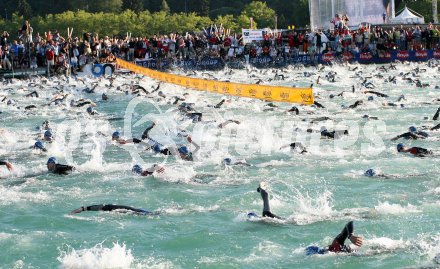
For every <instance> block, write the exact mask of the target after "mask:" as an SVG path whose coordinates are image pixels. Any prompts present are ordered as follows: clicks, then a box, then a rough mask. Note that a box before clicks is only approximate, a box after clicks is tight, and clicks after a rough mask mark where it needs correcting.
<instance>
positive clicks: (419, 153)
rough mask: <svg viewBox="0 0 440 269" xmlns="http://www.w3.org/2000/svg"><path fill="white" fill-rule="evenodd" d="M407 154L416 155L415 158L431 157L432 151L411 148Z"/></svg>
mask: <svg viewBox="0 0 440 269" xmlns="http://www.w3.org/2000/svg"><path fill="white" fill-rule="evenodd" d="M409 150H410V151H409V153H411V154H413V155H416V156H421V157H423V156H425V155H431V154H432V151H430V150H429V149H425V148H419V147H412V148H410V149H409Z"/></svg>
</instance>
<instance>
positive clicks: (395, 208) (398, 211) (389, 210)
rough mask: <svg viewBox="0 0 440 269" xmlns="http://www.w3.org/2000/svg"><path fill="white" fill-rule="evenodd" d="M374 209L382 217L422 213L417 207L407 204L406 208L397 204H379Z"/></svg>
mask: <svg viewBox="0 0 440 269" xmlns="http://www.w3.org/2000/svg"><path fill="white" fill-rule="evenodd" d="M374 209H375V210H376V211H377V212H378V213H379V214H383V215H402V214H412V213H420V212H422V211H421V210H420V209H418V208H417V206H414V205H411V204H408V205H406V206H402V205H399V204H390V203H389V202H387V201H385V202H379V204H378V205H377V206H375V207H374Z"/></svg>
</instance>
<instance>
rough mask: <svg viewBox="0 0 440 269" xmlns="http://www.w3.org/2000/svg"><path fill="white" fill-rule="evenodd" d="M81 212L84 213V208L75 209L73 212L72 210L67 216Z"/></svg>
mask: <svg viewBox="0 0 440 269" xmlns="http://www.w3.org/2000/svg"><path fill="white" fill-rule="evenodd" d="M83 211H84V207H80V208H77V209H75V210H72V211H71V212H70V213H69V215H73V214H77V213H81V212H83Z"/></svg>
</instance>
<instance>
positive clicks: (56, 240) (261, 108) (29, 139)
mask: <svg viewBox="0 0 440 269" xmlns="http://www.w3.org/2000/svg"><path fill="white" fill-rule="evenodd" d="M380 67H381V66H380V65H368V66H361V65H348V66H333V67H329V66H326V67H324V68H323V69H322V70H321V69H320V68H321V67H319V68H315V67H307V68H301V69H294V68H293V67H291V68H289V69H285V70H284V73H283V74H284V75H285V77H286V78H285V80H271V81H268V80H269V79H273V78H274V77H275V72H279V73H280V74H281V72H283V71H281V70H278V71H277V70H272V69H267V70H262V71H260V70H253V71H249V70H232V71H231V72H230V71H229V70H225V71H218V72H196V73H195V74H193V73H192V72H190V73H188V74H187V75H191V76H196V77H201V78H207V79H214V78H215V79H219V80H230V81H234V82H242V83H255V82H256V81H257V80H258V79H262V80H263V81H264V83H267V84H271V85H286V86H292V85H296V86H298V87H307V86H309V85H310V84H311V83H312V82H314V83H315V85H314V90H315V100H316V101H317V102H319V103H321V104H322V105H324V106H325V108H316V107H310V106H309V107H306V106H300V105H297V107H298V108H299V111H300V113H299V115H297V116H296V115H293V114H292V113H287V112H286V111H287V110H289V109H290V107H291V106H292V104H286V103H274V104H275V105H276V107H271V106H270V105H268V103H267V102H264V101H260V100H251V99H240V98H237V97H227V96H222V95H219V94H212V93H204V92H198V91H192V90H189V89H184V88H181V87H177V86H173V85H170V84H162V85H161V87H160V89H159V91H162V92H163V94H164V95H166V98H162V97H160V96H159V95H158V91H156V92H154V93H150V94H148V95H146V94H145V93H144V92H143V91H142V90H141V91H140V96H136V95H132V94H131V89H130V85H132V84H139V85H141V86H142V87H144V88H145V89H146V90H147V91H148V92H151V91H152V90H153V89H154V88H155V87H156V86H157V82H156V81H153V80H151V79H149V78H145V77H142V76H138V75H118V76H115V79H114V82H113V87H110V81H109V80H108V79H104V78H102V79H96V78H87V77H83V78H80V80H77V79H74V78H70V79H68V80H67V79H65V78H51V79H49V80H47V81H46V79H34V81H33V82H32V81H29V80H21V81H20V80H14V81H13V82H12V84H5V83H4V84H3V85H1V86H0V87H1V91H0V96H1V98H0V99H3V98H4V97H6V99H5V100H4V101H3V102H0V111H1V112H2V113H1V114H0V116H1V118H0V128H1V130H0V132H1V136H0V145H1V146H0V156H1V157H0V159H6V160H9V161H10V162H11V163H12V164H13V165H14V170H13V171H12V172H9V171H8V170H7V169H6V168H5V167H4V166H2V167H0V178H1V181H0V245H1V246H2V251H1V253H0V267H1V268H419V267H424V266H425V267H429V266H431V267H436V266H438V265H437V264H436V263H435V259H434V257H435V256H436V254H438V253H439V252H440V245H439V243H440V233H439V231H440V214H439V212H440V202H439V195H440V182H439V176H438V175H439V172H440V171H439V157H437V156H432V157H426V158H417V157H413V156H409V155H406V154H402V153H398V152H397V151H396V145H397V143H400V142H403V143H405V144H406V145H407V146H419V147H424V148H428V149H432V150H433V151H434V155H436V154H438V153H439V152H440V151H439V149H438V148H439V145H440V142H439V132H438V131H430V130H426V131H427V132H428V133H429V135H430V137H429V138H427V139H424V140H405V139H400V140H398V141H391V138H393V137H395V136H396V135H399V134H402V133H404V132H407V131H408V127H409V126H416V127H418V128H419V129H422V128H423V127H422V126H426V127H432V126H434V125H436V124H438V121H433V120H432V117H433V115H434V113H435V112H436V111H437V108H438V107H439V106H440V102H439V101H438V100H437V98H439V97H440V94H439V93H440V89H436V88H435V86H440V81H439V71H438V67H436V66H431V67H428V66H427V65H426V63H420V64H417V63H411V64H398V65H397V66H396V67H397V68H396V69H395V70H394V69H390V66H389V65H386V66H385V68H384V69H380ZM416 68H419V70H416ZM353 69H356V70H354V71H353ZM425 69H426V70H425ZM176 72H177V73H179V72H178V71H176ZM305 72H309V73H310V74H305ZM329 72H336V76H335V82H330V81H329V80H328V79H326V75H327V76H328V75H329ZM408 72H412V73H414V74H408V75H407V77H409V78H413V79H420V80H421V82H422V83H426V84H429V86H427V87H417V86H416V85H415V84H414V83H410V82H409V81H408V80H404V79H403V75H402V74H405V73H408ZM309 75H310V76H309ZM318 76H320V83H319V84H316V80H317V78H318ZM393 76H396V83H392V82H388V80H389V78H390V77H393ZM365 77H371V78H368V81H370V82H372V83H373V84H374V85H375V88H374V89H370V90H373V91H378V92H381V93H385V94H387V95H389V97H388V98H386V97H378V96H376V95H374V94H371V93H367V94H366V93H363V91H365V90H368V89H366V88H364V87H362V86H361V83H362V81H363V79H364V78H365ZM330 80H331V79H330ZM95 83H97V85H98V86H97V87H96V88H95V92H94V93H86V92H84V91H82V90H83V89H85V88H86V87H89V88H92V87H93V85H95ZM353 85H354V86H355V88H356V91H355V92H354V93H353V92H352V90H351V88H352V86H353ZM117 86H119V87H120V88H119V90H118V89H117V88H116V87H117ZM33 90H37V91H38V93H39V97H38V98H35V97H33V98H32V97H25V95H26V94H28V93H30V92H32V91H33ZM61 91H63V93H68V94H69V95H68V96H67V97H66V98H65V99H64V100H63V101H61V102H59V103H58V104H55V103H52V104H51V105H49V106H42V105H44V104H48V103H49V102H50V101H51V100H52V98H54V94H55V93H60V92H61ZM125 91H129V93H128V94H126V93H125ZM342 91H345V93H344V94H343V95H342V96H335V97H334V98H330V97H329V96H330V94H333V95H337V94H339V93H341V92H342ZM102 93H106V94H107V95H108V96H109V100H108V101H102V100H101V94H102ZM402 94H403V95H404V96H405V99H406V100H401V101H396V100H397V99H398V97H399V96H400V95H402ZM175 96H178V97H180V98H184V99H185V102H187V103H194V106H193V107H194V109H195V110H196V111H198V112H201V113H203V118H202V120H203V121H202V122H197V123H194V122H193V121H192V120H191V119H188V118H187V117H185V116H183V115H182V114H180V113H179V112H178V110H177V106H178V104H180V103H181V102H182V101H179V102H178V104H173V102H174V101H175ZM369 96H373V97H374V98H373V100H371V101H368V97H369ZM80 98H87V99H91V100H92V101H94V102H96V104H97V106H96V107H95V110H96V111H97V112H98V113H99V114H98V115H93V116H91V115H88V114H87V113H86V108H87V107H88V106H87V105H86V106H83V107H71V106H70V102H71V100H78V99H80ZM222 98H225V99H226V100H227V101H226V102H225V103H224V104H223V105H222V106H221V107H220V108H218V109H216V108H214V107H213V106H214V105H216V104H217V103H218V102H220V101H221V100H222ZM8 100H13V103H12V104H10V105H7V101H8ZM356 100H363V104H361V105H359V106H358V107H357V108H355V109H350V108H346V107H347V106H349V105H352V104H353V103H354V102H355V101H356ZM388 102H392V103H394V104H395V105H396V106H390V105H387V106H385V105H384V104H385V103H388ZM31 104H34V105H36V106H37V108H36V109H30V110H26V111H25V110H24V109H23V108H24V107H25V106H27V105H31ZM401 104H402V105H403V106H401ZM363 115H369V116H374V117H378V120H372V119H370V120H369V119H367V118H363ZM324 116H325V117H329V118H331V121H329V122H326V123H324V122H317V123H315V124H312V123H311V121H312V120H313V119H317V118H320V117H324ZM229 119H233V120H237V121H239V122H240V124H235V123H231V124H229V125H227V126H226V127H225V128H218V124H220V123H222V122H225V121H226V120H229ZM44 120H49V121H50V126H51V128H52V131H53V133H54V137H55V140H54V142H52V143H46V147H47V149H48V152H46V153H42V152H39V151H36V150H33V149H31V148H30V147H31V146H32V145H33V144H34V143H35V141H37V139H38V138H39V137H40V136H41V135H42V133H43V132H44V131H43V130H41V128H40V129H38V127H40V126H41V124H42V123H43V121H44ZM152 121H155V122H156V123H157V127H155V128H154V129H153V130H152V131H151V132H150V135H151V137H152V138H154V139H156V140H157V141H159V142H160V143H162V144H166V145H174V144H175V145H181V144H184V145H188V142H187V141H186V139H185V135H182V134H185V133H190V134H191V135H192V138H193V140H194V142H195V143H197V144H199V145H201V149H200V150H199V151H198V152H197V153H195V154H194V157H195V161H194V162H187V161H184V160H181V159H176V158H174V157H172V156H169V157H168V158H166V157H164V156H162V155H155V154H153V153H152V152H151V151H146V150H145V146H142V145H117V144H115V143H112V141H111V134H112V133H113V132H114V131H116V130H118V131H120V132H121V133H122V135H123V136H124V137H126V138H131V137H137V138H139V137H140V136H141V134H142V132H143V130H144V129H145V128H146V127H147V126H149V125H150V124H151V122H152ZM323 125H325V126H326V127H327V129H328V130H334V129H338V130H342V129H348V131H349V135H348V136H343V137H341V138H339V139H335V140H333V139H320V134H319V133H311V134H310V133H307V132H306V131H305V130H306V129H308V128H312V129H314V130H320V128H321V126H323ZM182 130H185V132H183V131H182ZM179 133H180V135H179ZM295 141H301V142H302V143H303V145H304V146H305V147H306V148H307V151H308V153H306V154H299V153H297V152H292V151H290V150H289V149H288V148H285V149H282V150H280V147H282V146H283V145H287V144H290V143H291V142H295ZM190 149H194V148H190ZM51 156H55V157H56V158H57V159H58V160H59V162H60V163H66V164H70V165H74V166H75V167H76V171H75V172H74V173H72V174H70V175H67V176H61V175H55V174H51V173H48V172H47V169H46V162H47V159H48V158H49V157H51ZM227 157H230V158H232V159H233V160H235V161H237V160H245V161H246V162H247V163H249V164H251V166H249V167H248V166H228V167H225V166H224V165H222V160H223V159H224V158H227ZM134 164H140V165H141V166H142V167H143V168H148V167H150V166H151V165H152V164H160V165H162V166H164V167H165V172H164V173H163V174H157V173H155V175H154V176H152V177H151V176H150V177H141V176H137V175H134V174H133V173H132V172H131V168H132V166H133V165H134ZM369 168H374V169H375V170H376V171H377V173H382V174H384V175H387V176H388V178H382V177H366V176H364V171H365V170H367V169H369ZM261 181H266V182H267V183H268V185H269V192H270V203H271V207H272V211H273V212H274V213H275V214H277V215H280V216H282V217H284V218H285V220H280V221H276V220H268V219H265V220H261V221H249V220H248V219H247V213H248V212H256V213H257V214H261V211H262V200H261V197H260V194H259V193H258V192H257V191H256V189H257V187H258V185H259V183H260V182H261ZM95 204H119V205H128V206H133V207H136V208H144V209H147V210H151V211H158V212H160V214H159V215H157V216H139V215H133V214H124V213H122V212H102V211H99V212H91V211H88V212H82V213H79V214H75V215H70V214H69V212H70V211H72V210H74V209H76V208H79V207H81V206H88V205H95ZM350 220H354V224H355V234H357V235H361V236H362V237H364V245H363V246H362V247H361V248H356V249H357V251H356V252H355V253H354V254H334V253H333V254H328V255H313V256H306V255H305V248H306V247H307V246H309V245H317V246H322V247H325V246H327V245H329V244H331V242H332V240H333V238H334V237H335V236H336V235H337V234H338V233H339V232H340V231H341V229H342V228H343V226H344V225H345V224H346V223H347V222H348V221H350ZM346 243H347V244H348V243H349V242H348V240H347V242H346Z"/></svg>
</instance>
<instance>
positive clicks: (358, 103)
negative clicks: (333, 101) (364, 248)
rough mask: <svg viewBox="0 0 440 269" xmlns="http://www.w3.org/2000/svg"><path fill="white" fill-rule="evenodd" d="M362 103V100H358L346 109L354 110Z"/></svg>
mask: <svg viewBox="0 0 440 269" xmlns="http://www.w3.org/2000/svg"><path fill="white" fill-rule="evenodd" d="M363 103H364V102H363V101H362V100H358V101H356V102H354V104H352V105H350V106H349V107H348V108H356V107H357V106H359V105H361V104H363Z"/></svg>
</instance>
